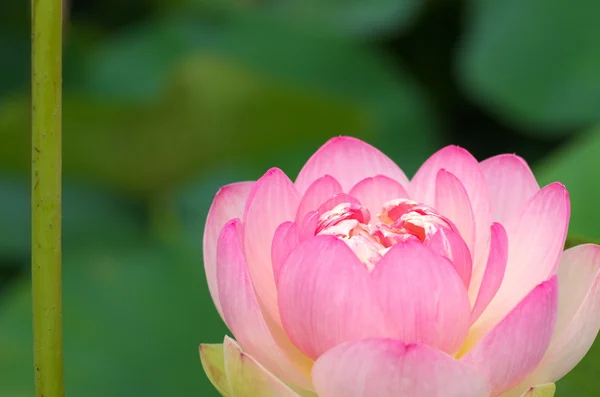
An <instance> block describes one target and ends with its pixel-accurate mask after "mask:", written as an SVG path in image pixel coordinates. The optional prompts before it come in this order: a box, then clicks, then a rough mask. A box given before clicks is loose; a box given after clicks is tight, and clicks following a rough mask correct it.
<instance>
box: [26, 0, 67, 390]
mask: <svg viewBox="0 0 600 397" xmlns="http://www.w3.org/2000/svg"><path fill="white" fill-rule="evenodd" d="M62 6H63V1H62V0H32V36H31V40H32V43H31V44H32V81H31V83H32V84H31V87H32V151H31V155H32V157H31V177H32V178H31V189H32V201H31V204H32V236H31V255H32V295H33V343H34V373H35V389H36V396H37V397H63V396H64V380H63V336H62V280H61V279H62V277H61V199H62V193H61V183H62V177H61V171H62V148H61V145H62V136H61V129H62Z"/></svg>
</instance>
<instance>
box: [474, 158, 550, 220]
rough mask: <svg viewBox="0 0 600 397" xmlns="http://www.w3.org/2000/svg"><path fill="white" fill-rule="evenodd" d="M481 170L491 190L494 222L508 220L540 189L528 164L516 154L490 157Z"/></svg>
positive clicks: (483, 163)
mask: <svg viewBox="0 0 600 397" xmlns="http://www.w3.org/2000/svg"><path fill="white" fill-rule="evenodd" d="M481 169H482V170H483V174H484V175H485V179H486V181H487V184H488V188H489V191H490V201H491V203H492V214H493V219H494V221H497V222H501V223H504V222H505V221H507V220H508V219H509V218H510V217H511V216H513V215H514V214H515V213H516V212H517V211H519V209H520V208H521V207H522V206H523V205H525V204H526V203H527V201H529V199H530V198H531V197H533V196H534V195H535V194H536V193H537V192H538V191H539V190H540V186H539V185H538V183H537V181H536V180H535V176H533V173H532V172H531V169H530V168H529V166H528V165H527V162H526V161H525V160H523V159H522V158H521V157H519V156H515V155H514V154H501V155H499V156H495V157H490V158H489V159H487V160H484V161H482V162H481Z"/></svg>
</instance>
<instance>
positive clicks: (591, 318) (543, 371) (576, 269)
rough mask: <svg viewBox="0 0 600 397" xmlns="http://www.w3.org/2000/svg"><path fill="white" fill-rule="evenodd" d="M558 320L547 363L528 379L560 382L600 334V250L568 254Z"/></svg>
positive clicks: (589, 247)
mask: <svg viewBox="0 0 600 397" xmlns="http://www.w3.org/2000/svg"><path fill="white" fill-rule="evenodd" d="M558 288H559V296H558V298H559V299H558V320H557V324H556V330H555V331H554V336H553V337H552V341H551V342H550V347H549V348H548V351H547V352H546V355H545V356H544V359H543V360H542V362H541V363H540V365H539V366H538V368H537V369H536V370H535V372H534V374H532V375H531V377H530V378H529V379H528V381H530V382H532V383H530V384H535V383H545V382H556V381H557V380H559V379H560V378H562V377H563V376H564V375H566V374H567V373H568V372H569V371H571V369H573V368H574V367H575V365H577V364H578V363H579V361H581V359H582V358H583V357H584V356H585V355H586V353H587V352H588V351H589V349H590V347H591V346H592V344H593V343H594V339H595V338H596V336H597V335H598V331H599V330H600V247H599V246H597V245H594V244H586V245H579V246H577V247H573V248H571V249H569V250H567V251H565V253H564V255H563V258H562V261H561V264H560V267H559V269H558Z"/></svg>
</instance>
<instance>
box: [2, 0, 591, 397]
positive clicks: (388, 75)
mask: <svg viewBox="0 0 600 397" xmlns="http://www.w3.org/2000/svg"><path fill="white" fill-rule="evenodd" d="M27 3H28V2H24V1H22V0H2V1H1V2H0V54H1V55H0V396H2V397H4V396H6V397H22V396H27V397H29V396H33V371H32V363H31V355H32V352H31V340H32V336H31V331H30V311H31V309H30V308H31V301H30V297H29V294H30V287H29V281H28V279H29V259H30V252H29V223H30V212H29V170H28V163H29V158H30V157H29V139H30V138H29V128H30V117H29V91H30V87H29V76H30V69H29V60H30V58H29V52H30V47H29V38H30V36H29V29H30V28H29V15H30V14H29V13H30V10H29V8H28V7H29V6H28V4H27ZM65 4H66V9H67V10H68V15H66V18H65V62H64V171H65V176H64V278H65V282H64V305H65V309H64V310H65V311H64V324H65V331H64V332H65V342H64V343H65V365H66V385H67V393H68V394H69V395H73V396H85V397H96V396H98V397H100V396H102V397H105V396H111V397H121V396H122V397H125V396H128V397H129V396H146V397H154V396H156V397H159V396H160V397H163V396H184V395H196V396H213V395H216V393H215V392H214V391H213V389H212V387H211V386H210V385H209V383H208V381H207V380H206V377H205V375H204V374H203V372H202V369H201V366H200V362H199V359H198V352H197V347H198V344H199V343H200V342H220V341H221V340H222V338H223V335H224V334H225V333H226V332H227V331H226V328H225V326H224V325H223V324H222V322H221V320H220V319H219V316H218V314H217V312H216V310H214V308H213V305H212V302H211V301H210V297H209V294H208V290H207V287H206V284H205V280H204V272H203V268H202V253H201V240H202V230H203V226H204V220H205V216H206V213H207V210H208V206H209V205H210V202H211V199H212V196H213V194H214V193H215V192H216V190H217V189H218V187H219V186H221V185H223V184H226V183H229V182H233V181H238V180H246V179H256V178H258V177H259V176H260V175H261V174H262V173H263V172H264V171H265V170H266V169H268V168H269V167H271V166H275V165H276V166H280V167H281V168H283V169H284V170H285V171H286V172H288V174H289V175H290V176H292V177H294V176H295V174H296V172H297V171H298V170H299V169H300V167H301V166H302V164H303V162H304V161H305V160H306V159H307V158H308V156H309V155H310V154H311V153H312V152H313V151H314V150H315V149H316V148H317V147H318V146H319V145H321V144H322V143H324V142H325V140H326V139H328V138H329V137H331V136H335V135H341V134H344V135H354V136H357V137H360V138H363V139H366V140H368V141H369V142H371V143H372V144H374V145H376V146H378V147H379V148H381V149H382V150H383V151H384V152H386V153H387V154H388V155H390V156H391V157H392V158H393V159H394V160H396V161H397V162H398V163H399V164H400V165H401V166H402V167H403V168H404V169H405V170H406V172H407V173H408V174H409V175H412V173H414V171H415V170H416V168H417V167H418V165H419V163H420V162H422V161H423V160H424V159H425V158H426V157H427V156H428V155H429V154H431V153H432V152H433V151H434V150H436V149H437V148H439V147H441V146H442V145H445V144H448V143H456V144H459V145H461V146H464V147H466V148H467V149H469V150H470V151H472V152H473V153H474V154H475V155H476V156H477V157H478V158H479V159H483V158H485V157H488V156H491V155H494V154H497V153H501V152H515V153H518V154H519V155H521V156H523V157H525V158H526V159H527V160H528V161H529V162H530V163H531V164H532V165H533V167H534V170H535V172H536V175H537V177H538V179H539V180H540V181H541V182H542V183H544V184H545V183H548V182H550V181H555V180H559V181H562V182H563V183H565V184H566V185H567V187H568V188H569V190H570V193H571V197H572V223H571V229H570V237H569V239H570V240H569V241H570V244H577V243H579V242H583V241H598V240H600V226H598V225H600V211H598V205H597V204H598V202H600V45H598V38H599V37H600V24H598V23H597V21H598V16H599V15H600V2H598V1H597V0H580V1H579V2H578V6H577V7H574V6H573V5H572V3H571V2H568V1H567V0H528V1H523V0H463V1H459V0H455V1H453V0H370V1H364V0H263V1H261V0H127V1H120V0H71V1H66V2H65ZM598 373H600V342H598V343H596V345H595V347H594V348H593V349H592V351H591V352H590V354H589V355H588V356H587V357H586V359H585V360H584V361H583V362H582V364H581V365H580V366H579V367H578V368H577V370H575V371H574V372H572V373H571V374H570V375H568V376H567V377H566V378H565V379H564V380H562V381H560V382H559V389H558V395H559V396H574V395H577V396H582V397H585V396H597V395H598V392H599V391H600V387H599V386H598V383H597V375H598Z"/></svg>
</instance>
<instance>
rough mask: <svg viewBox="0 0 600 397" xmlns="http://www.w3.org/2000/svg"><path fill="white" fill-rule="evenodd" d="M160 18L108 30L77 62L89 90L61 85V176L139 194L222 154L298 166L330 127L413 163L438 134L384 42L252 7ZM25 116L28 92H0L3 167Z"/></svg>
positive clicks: (16, 151) (20, 156)
mask: <svg viewBox="0 0 600 397" xmlns="http://www.w3.org/2000/svg"><path fill="white" fill-rule="evenodd" d="M161 24H162V25H161ZM158 26H159V28H157V30H153V29H152V26H151V25H150V26H140V27H139V30H138V31H136V32H133V33H132V32H131V31H128V32H127V33H124V35H123V36H120V37H119V36H117V37H116V38H115V39H114V41H113V42H111V43H110V44H107V45H106V47H104V48H103V49H102V50H99V51H100V52H99V53H98V54H96V55H94V56H93V57H92V59H94V60H95V62H93V63H92V64H90V65H91V66H90V69H88V71H87V72H86V73H83V74H82V75H83V76H88V77H89V76H96V77H93V78H92V77H89V79H90V80H89V81H88V83H89V84H88V85H85V84H83V83H82V87H87V89H86V90H85V92H81V91H79V92H78V93H74V92H72V91H71V92H65V94H64V104H63V108H64V120H63V124H64V139H63V145H64V150H63V152H64V170H65V174H66V175H67V176H75V177H78V178H85V179H86V180H89V181H92V182H95V183H99V184H101V185H103V186H105V187H109V188H111V189H116V190H118V191H120V192H125V193H127V194H132V195H136V196H138V197H143V198H148V197H151V196H153V195H156V194H163V193H164V192H166V191H170V190H171V189H172V188H173V187H175V186H179V185H180V184H181V183H183V182H185V181H186V180H189V179H190V178H193V177H196V176H198V175H200V174H202V173H203V172H206V171H212V170H215V169H219V168H221V167H224V166H226V165H227V164H228V163H230V162H232V161H235V162H236V163H238V164H239V163H245V164H252V165H253V166H255V167H256V169H259V170H260V171H261V172H263V171H264V170H266V169H267V168H269V167H270V166H272V165H280V164H282V163H284V162H288V165H289V167H290V169H291V170H292V171H294V172H295V171H297V170H298V169H299V168H300V166H301V165H302V163H303V162H304V161H305V160H306V159H307V158H308V156H309V155H310V154H311V152H313V151H314V150H315V149H316V148H317V147H318V146H319V145H320V144H321V143H323V142H325V141H326V140H327V139H328V138H329V137H332V136H335V135H341V134H345V135H354V136H357V137H359V138H363V139H368V140H369V141H371V142H372V143H374V144H376V145H378V146H380V147H381V148H382V149H383V150H384V151H386V152H388V153H389V154H390V155H392V156H393V157H396V158H400V159H402V164H401V165H402V166H403V167H404V168H405V169H406V170H407V171H408V172H409V173H410V172H412V171H414V170H416V168H417V166H418V164H419V163H420V162H421V161H422V159H423V158H426V156H427V155H428V154H429V153H430V152H431V151H432V150H433V148H435V147H436V146H437V140H436V135H435V131H436V127H437V126H436V124H435V121H434V117H432V114H431V109H430V108H429V106H428V104H427V101H426V98H424V96H423V95H422V93H421V92H420V90H419V88H418V87H417V85H416V84H415V83H414V82H413V81H412V80H411V79H410V77H409V76H407V75H405V74H404V73H403V72H402V70H401V69H400V70H399V71H398V68H397V67H396V65H394V64H393V63H392V62H391V61H389V60H386V59H384V58H383V57H382V56H381V54H377V53H373V52H371V51H368V50H366V49H365V48H362V47H360V46H358V47H357V46H355V45H353V44H350V43H348V42H346V41H343V40H339V39H334V38H329V39H324V38H321V37H317V36H313V35H310V34H306V33H302V32H296V31H293V30H290V29H287V28H286V27H285V26H281V25H279V24H262V23H259V22H258V21H257V20H255V19H245V18H241V19H236V20H235V21H230V22H228V23H224V24H220V25H216V26H207V25H206V24H202V23H201V22H200V21H197V20H195V19H194V18H188V17H179V18H175V17H172V18H169V19H166V20H164V21H162V22H160V23H158ZM160 26H162V27H160ZM159 33H160V34H159ZM163 35H166V36H167V37H163ZM138 45H140V46H142V48H141V49H140V48H136V46H138ZM149 48H152V51H149ZM111 49H114V51H113V50H111ZM105 51H108V52H105ZM142 55H143V56H142ZM163 57H164V59H162V58H163ZM159 58H160V59H162V60H160V59H159ZM155 61H156V62H155ZM149 63H150V64H153V65H154V64H156V65H154V66H152V67H148V64H149ZM119 65H120V66H119ZM125 65H126V66H127V67H125ZM142 69H143V70H145V72H144V75H143V78H141V77H140V76H139V73H140V72H139V71H140V70H142ZM82 79H83V80H82V81H85V80H86V79H87V78H82ZM101 87H104V88H102V89H100V88H101ZM28 125H29V101H28V100H27V98H25V97H13V98H8V99H6V100H5V102H4V103H3V104H2V106H0V138H1V139H2V141H3V142H7V144H6V145H3V146H1V147H0V159H1V160H0V166H4V167H8V168H10V169H16V170H23V169H27V168H28V166H29V165H28V160H27V159H28V138H27V134H25V133H24V131H27V130H28ZM397 142H400V144H397V145H396V143H397ZM386 146H387V147H386ZM261 172H257V174H260V173H261ZM294 172H291V173H290V175H291V176H293V175H294ZM253 177H254V178H256V177H257V175H254V176H253Z"/></svg>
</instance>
